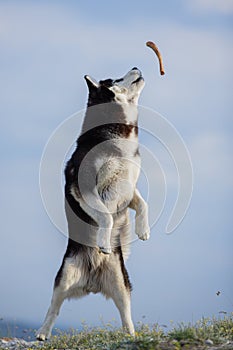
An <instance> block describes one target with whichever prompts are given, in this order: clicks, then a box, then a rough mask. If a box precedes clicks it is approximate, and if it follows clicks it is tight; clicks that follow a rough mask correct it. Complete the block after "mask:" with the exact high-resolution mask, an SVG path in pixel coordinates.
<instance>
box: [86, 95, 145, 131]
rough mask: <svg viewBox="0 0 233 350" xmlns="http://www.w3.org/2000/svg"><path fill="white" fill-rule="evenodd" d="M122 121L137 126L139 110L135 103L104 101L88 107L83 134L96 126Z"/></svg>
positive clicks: (121, 122)
mask: <svg viewBox="0 0 233 350" xmlns="http://www.w3.org/2000/svg"><path fill="white" fill-rule="evenodd" d="M113 123H120V124H126V125H134V126H137V123H138V110H137V106H136V105H135V104H118V103H116V102H110V103H103V104H98V105H94V106H89V107H87V110H86V115H85V118H84V122H83V126H82V134H84V133H85V132H87V131H89V130H91V129H93V128H95V127H100V126H103V127H104V125H106V124H113Z"/></svg>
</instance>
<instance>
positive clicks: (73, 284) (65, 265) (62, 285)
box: [36, 249, 87, 341]
mask: <svg viewBox="0 0 233 350" xmlns="http://www.w3.org/2000/svg"><path fill="white" fill-rule="evenodd" d="M67 250H68V249H67ZM81 269H82V261H81V260H80V259H77V258H76V257H66V255H65V257H64V259H63V262H62V265H61V268H60V269H59V271H58V273H57V276H56V278H55V283H54V289H53V296H52V301H51V305H50V307H49V309H48V312H47V315H46V317H45V320H44V323H43V325H42V327H41V328H40V329H39V330H38V332H37V335H36V337H37V339H38V340H43V341H44V340H46V339H48V338H49V337H50V335H51V332H52V328H53V325H54V323H55V321H56V318H57V316H58V314H59V311H60V308H61V305H62V303H63V301H64V300H65V299H66V298H71V297H77V298H78V297H81V296H83V295H86V294H87V293H85V292H84V290H83V288H79V287H80V283H81V284H82V283H83V282H82V279H81Z"/></svg>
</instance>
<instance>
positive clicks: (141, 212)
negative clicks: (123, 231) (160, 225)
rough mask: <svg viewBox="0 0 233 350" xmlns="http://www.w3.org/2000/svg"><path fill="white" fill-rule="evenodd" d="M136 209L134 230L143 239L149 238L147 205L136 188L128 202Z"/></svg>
mask: <svg viewBox="0 0 233 350" xmlns="http://www.w3.org/2000/svg"><path fill="white" fill-rule="evenodd" d="M129 207H130V208H131V209H134V210H135V211H136V216H135V231H136V234H137V235H138V237H139V238H140V239H141V240H143V241H145V240H147V239H149V238H150V226H149V222H148V205H147V203H146V202H145V201H144V199H143V198H142V196H141V194H140V192H139V191H138V189H135V190H134V196H133V199H132V201H131V202H130V204H129Z"/></svg>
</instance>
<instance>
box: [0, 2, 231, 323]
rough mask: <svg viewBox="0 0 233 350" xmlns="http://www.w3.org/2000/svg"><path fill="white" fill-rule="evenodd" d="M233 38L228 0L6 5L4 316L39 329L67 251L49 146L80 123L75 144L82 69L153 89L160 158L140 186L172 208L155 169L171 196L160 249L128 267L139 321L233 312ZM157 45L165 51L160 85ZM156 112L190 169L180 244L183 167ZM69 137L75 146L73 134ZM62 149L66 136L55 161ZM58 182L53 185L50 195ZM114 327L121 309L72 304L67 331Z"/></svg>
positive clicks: (1, 20)
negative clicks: (45, 172)
mask: <svg viewBox="0 0 233 350" xmlns="http://www.w3.org/2000/svg"><path fill="white" fill-rule="evenodd" d="M232 32H233V3H232V1H231V0H222V1H217V0H211V1H210V0H204V1H201V0H188V1H185V0H175V1H171V2H169V4H167V2H164V1H156V2H155V1H152V0H150V1H149V0H148V1H143V2H135V1H134V2H130V1H128V2H125V1H123V0H119V1H117V2H112V3H110V2H109V1H105V0H103V1H98V2H93V3H91V4H90V3H89V2H84V1H82V2H81V1H72V0H71V1H66V2H65V1H50V2H47V1H24V0H21V1H11V0H9V1H0V46H1V55H0V77H1V79H0V99H1V104H0V115H1V129H0V130H1V137H0V143H1V167H2V169H1V182H0V191H1V192H0V193H1V225H2V229H1V244H0V259H1V264H0V280H1V288H0V318H3V319H5V320H14V321H15V322H16V323H17V322H21V321H23V322H26V323H27V324H28V325H30V324H31V325H34V324H40V323H42V321H43V318H44V316H45V314H46V312H47V308H48V306H49V303H50V299H51V296H52V287H53V280H54V277H55V275H56V272H57V270H58V268H59V267H60V263H61V260H62V257H63V254H64V252H65V249H66V236H65V235H64V234H62V233H61V232H59V230H58V229H57V228H56V227H55V225H54V224H53V222H52V221H51V220H50V218H49V216H48V215H47V212H46V210H45V208H44V205H43V202H42V197H41V193H40V186H39V168H40V162H41V158H42V154H43V150H44V148H45V146H46V144H47V142H48V140H49V139H51V135H53V133H54V131H55V130H57V128H58V127H59V125H61V123H64V121H67V120H68V119H67V118H69V117H70V116H72V115H76V116H77V136H78V133H79V130H80V126H81V121H82V112H80V111H83V109H84V108H85V106H86V101H87V88H86V85H85V81H84V79H83V77H84V75H85V74H89V75H91V76H93V77H95V78H96V79H97V80H100V79H105V78H109V77H113V78H119V77H121V76H123V75H124V74H125V73H126V72H127V71H128V70H129V69H131V68H132V67H135V66H137V67H138V68H140V69H141V71H142V72H143V76H144V78H145V82H146V85H145V88H144V90H143V92H142V95H141V97H140V105H141V106H142V107H140V110H139V112H140V113H139V124H140V125H141V126H142V130H141V132H140V135H139V137H140V144H141V148H142V149H143V147H144V148H145V149H147V150H149V151H148V152H150V153H151V154H152V155H153V156H154V159H157V161H155V160H154V162H151V163H150V161H147V160H146V155H145V159H144V163H143V161H142V167H143V169H142V170H143V171H142V176H141V177H140V179H139V188H140V190H141V192H142V194H143V196H144V197H145V198H146V197H148V196H149V197H148V201H149V208H150V217H153V215H154V213H155V212H156V210H157V214H158V208H159V207H160V205H161V200H162V199H161V198H162V194H161V192H160V191H161V188H160V186H159V182H156V179H157V177H156V174H157V172H156V170H155V169H159V168H161V169H162V172H163V174H164V176H165V178H166V182H167V192H166V198H165V202H164V208H163V210H162V211H161V213H160V214H161V215H160V217H159V218H157V219H158V220H157V222H156V224H155V225H154V226H153V227H152V232H151V238H150V240H149V241H147V242H141V241H135V242H133V244H132V247H131V256H130V258H129V259H128V261H127V268H128V270H129V274H130V277H131V280H132V283H133V293H132V315H133V320H134V323H135V324H137V322H140V321H143V322H146V323H149V324H153V323H156V322H158V323H159V324H163V325H166V326H169V324H170V321H171V320H173V321H174V322H177V323H178V322H182V321H184V322H194V321H196V320H198V319H200V318H201V317H211V316H213V315H214V316H216V317H220V316H221V314H219V312H221V311H225V312H227V313H230V312H232V308H233V282H232V270H233V269H232V268H233V258H232V248H233V219H232V205H233V201H232V194H233V176H232V173H233V161H232V149H233V142H232V124H233V123H232V111H233V103H232V88H233V83H232V82H233V79H232V78H233V68H232V59H233V46H232V37H233V35H232V34H233V33H232ZM148 40H152V41H155V42H156V43H157V45H158V46H159V48H160V50H161V52H162V55H163V60H164V66H165V75H164V76H163V77H161V76H159V72H158V62H157V61H156V58H155V57H154V54H153V52H152V51H151V50H150V49H148V48H146V46H145V43H146V41H148ZM148 109H149V110H150V111H151V114H152V115H153V114H154V115H155V116H156V115H158V113H159V115H161V116H163V118H165V119H166V120H167V122H168V123H171V125H172V126H173V128H174V130H176V131H177V132H178V133H179V135H180V136H181V137H182V139H183V140H184V143H185V145H186V147H187V149H188V150H189V153H190V156H191V162H192V167H193V179H194V182H193V193H192V199H191V202H190V206H189V208H188V211H187V213H186V215H185V217H184V219H183V221H182V222H181V223H180V225H179V226H178V227H177V228H176V230H175V231H174V232H172V233H171V234H169V235H168V234H166V232H165V228H166V225H167V222H168V219H169V216H170V215H171V211H172V208H173V207H174V203H175V200H176V196H177V191H178V180H177V172H176V168H175V166H174V163H173V160H172V157H171V155H170V154H169V153H168V152H167V150H166V147H164V145H163V144H162V143H161V142H160V141H159V140H158V139H156V138H155V137H150V136H148V135H149V134H148V133H147V132H146V131H145V130H144V129H143V125H144V124H143V123H144V122H145V119H143V115H146V112H145V111H146V110H148ZM144 113H145V114H144ZM151 118H153V117H151ZM71 131H72V132H71ZM71 131H69V132H70V133H67V135H66V137H68V138H69V136H70V135H71V134H72V135H75V131H74V130H71ZM152 131H153V133H154V134H156V132H157V131H156V130H154V129H153V130H152ZM63 136H64V135H63ZM64 137H65V136H64ZM72 137H73V136H72ZM71 141H72V139H71ZM63 148H64V147H63V140H62V138H61V139H60V144H58V147H57V154H56V156H57V157H59V156H60V153H59V152H62V150H63ZM68 151H69V150H67V152H68ZM142 153H143V152H142ZM62 156H64V154H62ZM157 165H159V167H156V166H157ZM52 166H53V165H52V164H51V167H52ZM51 171H52V170H51ZM61 173H62V169H61ZM144 173H145V174H146V175H144ZM59 176H62V175H59ZM145 179H146V180H145ZM148 179H149V180H150V181H147V180H148ZM52 182H53V180H52V179H51V178H49V176H48V188H49V185H50V184H51V188H52V187H53V186H52V185H53V184H52ZM148 193H149V195H148ZM54 205H55V206H56V205H60V204H59V203H55V202H54ZM218 291H220V292H221V293H220V295H216V293H217V292H218ZM114 320H116V323H117V324H118V325H120V322H119V315H118V311H117V310H116V308H115V306H114V305H113V303H112V302H111V301H106V300H105V299H104V298H103V297H102V296H101V295H90V296H88V297H85V298H83V299H80V300H74V301H70V302H68V301H66V302H65V303H64V304H63V306H62V309H61V312H60V315H59V318H58V320H57V323H56V326H57V327H67V328H69V327H73V328H75V327H80V325H81V323H82V321H85V322H86V323H87V324H90V325H92V326H97V325H99V324H101V323H102V322H106V323H107V322H109V321H111V322H115V321H114Z"/></svg>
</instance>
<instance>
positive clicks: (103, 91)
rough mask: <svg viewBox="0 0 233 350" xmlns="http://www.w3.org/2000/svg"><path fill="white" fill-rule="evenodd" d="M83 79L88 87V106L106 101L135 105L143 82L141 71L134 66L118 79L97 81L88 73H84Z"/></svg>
mask: <svg viewBox="0 0 233 350" xmlns="http://www.w3.org/2000/svg"><path fill="white" fill-rule="evenodd" d="M85 80H86V82H87V85H88V89H89V98H88V106H89V107H90V106H94V105H97V104H101V103H108V102H116V103H119V104H122V103H125V104H134V105H136V104H137V102H138V98H139V96H140V93H141V91H142V89H143V87H144V84H145V83H144V79H143V77H142V73H141V72H140V70H139V69H138V68H136V67H134V68H133V69H131V70H130V71H129V72H128V73H127V74H126V75H125V76H124V77H122V78H120V79H115V80H114V79H106V80H100V81H99V82H97V81H96V80H95V79H93V78H92V77H90V76H89V75H85Z"/></svg>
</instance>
